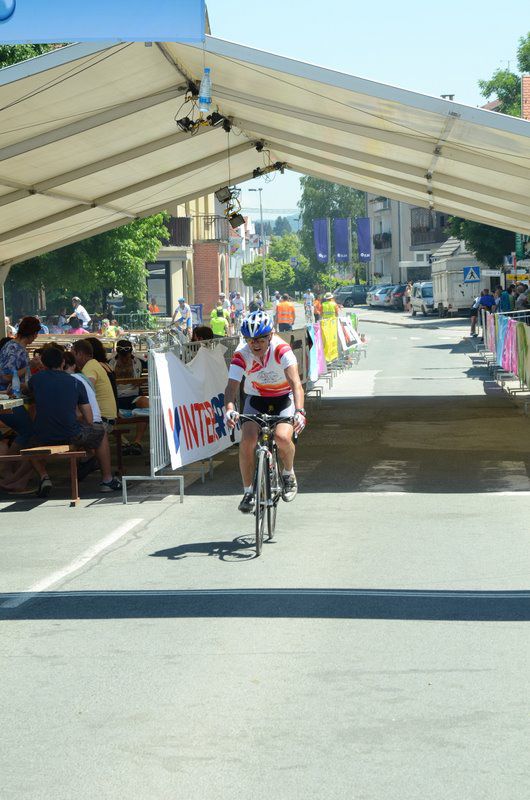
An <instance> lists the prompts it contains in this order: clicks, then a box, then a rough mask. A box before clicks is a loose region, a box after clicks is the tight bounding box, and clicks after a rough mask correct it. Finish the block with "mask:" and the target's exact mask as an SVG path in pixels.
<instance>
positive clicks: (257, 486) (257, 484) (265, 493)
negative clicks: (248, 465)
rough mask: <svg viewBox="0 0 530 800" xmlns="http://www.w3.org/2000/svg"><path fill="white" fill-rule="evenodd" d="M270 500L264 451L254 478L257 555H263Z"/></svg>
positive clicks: (258, 461) (260, 452) (260, 455)
mask: <svg viewBox="0 0 530 800" xmlns="http://www.w3.org/2000/svg"><path fill="white" fill-rule="evenodd" d="M269 498H270V483H269V470H268V464H267V461H266V455H265V452H264V451H263V450H260V451H259V453H258V460H257V464H256V473H255V478H254V500H255V510H254V514H255V517H256V555H257V556H259V555H261V549H262V547H263V533H264V531H265V523H266V520H267V508H268V502H269Z"/></svg>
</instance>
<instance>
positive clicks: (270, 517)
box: [267, 452, 281, 539]
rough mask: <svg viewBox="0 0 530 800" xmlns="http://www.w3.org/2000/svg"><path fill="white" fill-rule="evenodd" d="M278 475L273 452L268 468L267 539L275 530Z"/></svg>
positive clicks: (278, 490)
mask: <svg viewBox="0 0 530 800" xmlns="http://www.w3.org/2000/svg"><path fill="white" fill-rule="evenodd" d="M280 491H281V490H280V474H279V470H278V460H277V458H276V452H274V454H273V456H272V459H271V464H270V468H269V500H270V502H269V505H268V506H267V530H268V538H269V539H272V538H273V536H274V531H275V530H276V511H277V508H278V500H279V498H280Z"/></svg>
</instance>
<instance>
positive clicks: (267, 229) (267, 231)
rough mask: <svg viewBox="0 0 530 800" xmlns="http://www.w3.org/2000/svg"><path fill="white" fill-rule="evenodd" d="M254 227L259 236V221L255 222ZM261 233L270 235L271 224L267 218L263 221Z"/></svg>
mask: <svg viewBox="0 0 530 800" xmlns="http://www.w3.org/2000/svg"><path fill="white" fill-rule="evenodd" d="M254 228H255V230H256V233H257V234H258V236H261V222H255V223H254ZM263 235H264V236H272V225H271V223H270V222H269V221H268V220H265V221H264V222H263Z"/></svg>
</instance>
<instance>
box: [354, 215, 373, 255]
mask: <svg viewBox="0 0 530 800" xmlns="http://www.w3.org/2000/svg"><path fill="white" fill-rule="evenodd" d="M356 223H357V246H358V248H359V261H371V259H372V237H371V235H370V218H369V217H357V219H356Z"/></svg>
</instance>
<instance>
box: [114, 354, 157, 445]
mask: <svg viewBox="0 0 530 800" xmlns="http://www.w3.org/2000/svg"><path fill="white" fill-rule="evenodd" d="M109 367H110V368H111V369H112V370H113V371H114V375H115V376H116V378H119V379H120V380H125V379H127V378H135V379H136V378H141V377H142V372H143V370H144V364H143V362H142V361H141V359H139V358H138V356H135V355H134V353H133V346H132V344H131V343H130V342H129V341H128V339H120V340H119V342H118V343H117V345H116V355H115V356H114V357H113V358H111V359H110V361H109ZM117 392H118V409H119V410H120V411H132V410H133V409H135V408H148V407H149V398H148V397H144V396H142V395H140V388H139V386H138V384H136V383H121V382H120V383H117ZM148 425H149V422H148V420H141V421H139V422H135V427H136V435H135V438H134V442H131V443H130V444H128V445H126V446H125V447H124V448H123V452H124V454H125V455H142V452H143V448H142V439H143V437H144V435H145V432H146V430H147V426H148Z"/></svg>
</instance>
